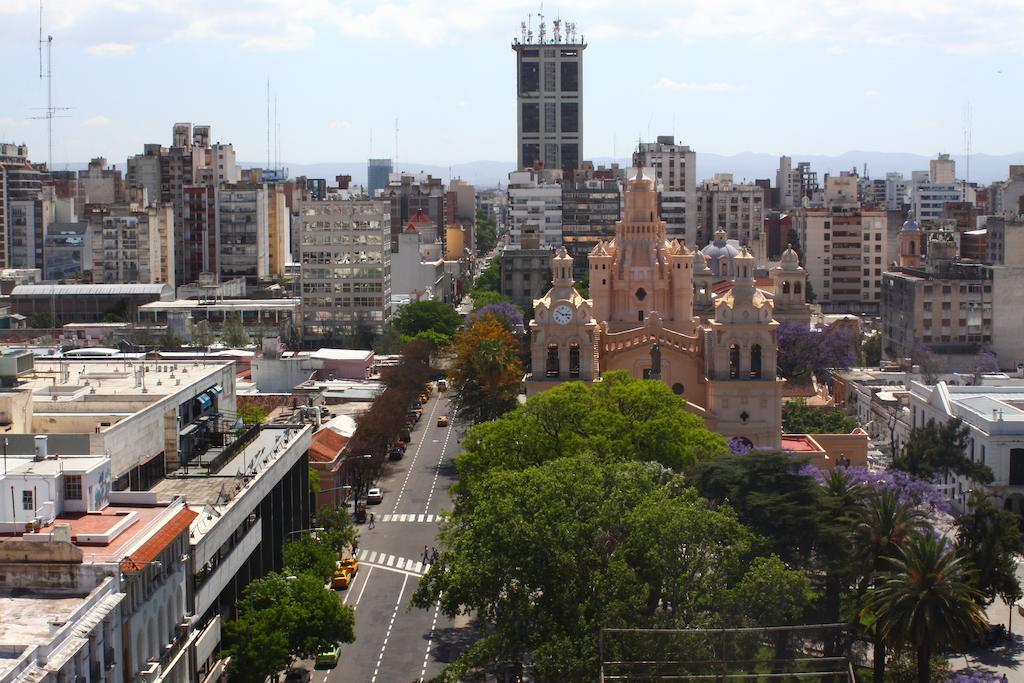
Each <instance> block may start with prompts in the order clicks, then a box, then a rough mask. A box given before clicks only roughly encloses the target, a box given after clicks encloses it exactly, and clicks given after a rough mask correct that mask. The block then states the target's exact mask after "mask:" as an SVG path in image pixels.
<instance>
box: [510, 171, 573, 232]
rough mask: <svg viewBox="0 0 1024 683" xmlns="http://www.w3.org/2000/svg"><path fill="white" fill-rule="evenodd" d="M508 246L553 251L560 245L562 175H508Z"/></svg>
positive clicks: (530, 172) (526, 172) (547, 173)
mask: <svg viewBox="0 0 1024 683" xmlns="http://www.w3.org/2000/svg"><path fill="white" fill-rule="evenodd" d="M508 204H509V245H510V246H511V247H513V248H521V249H538V248H542V247H552V248H557V247H559V246H561V244H562V171H560V170H555V169H547V168H542V169H525V170H521V171H514V172H512V173H509V175H508Z"/></svg>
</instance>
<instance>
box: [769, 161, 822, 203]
mask: <svg viewBox="0 0 1024 683" xmlns="http://www.w3.org/2000/svg"><path fill="white" fill-rule="evenodd" d="M775 186H776V187H777V188H778V192H779V206H778V208H780V209H782V210H784V211H785V210H787V209H793V208H800V207H801V206H803V205H804V200H805V199H806V200H811V199H812V198H813V197H814V195H815V193H816V192H818V191H819V190H820V189H821V188H820V187H819V185H818V174H817V173H816V172H815V171H812V170H811V165H810V163H808V162H806V161H801V162H800V163H798V164H797V165H796V168H793V159H792V158H791V157H788V156H783V157H779V168H778V170H777V171H776V172H775Z"/></svg>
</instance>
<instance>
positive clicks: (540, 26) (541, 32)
mask: <svg viewBox="0 0 1024 683" xmlns="http://www.w3.org/2000/svg"><path fill="white" fill-rule="evenodd" d="M537 18H538V19H539V20H540V23H538V24H537V42H538V43H540V44H541V45H543V44H544V34H545V32H546V31H545V28H546V27H545V26H544V3H543V2H542V3H540V12H538V13H537Z"/></svg>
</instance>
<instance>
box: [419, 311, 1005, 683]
mask: <svg viewBox="0 0 1024 683" xmlns="http://www.w3.org/2000/svg"><path fill="white" fill-rule="evenodd" d="M478 324H480V323H476V324H475V325H474V327H475V326H476V325H478ZM499 328H501V326H500V324H498V323H497V321H491V322H490V324H489V325H488V328H487V332H488V334H493V335H495V337H500V332H499ZM475 335H476V336H475V337H474V339H475V338H477V337H482V336H483V330H477V331H476V333H475ZM456 345H458V337H457V342H456ZM470 346H472V345H470V344H467V345H466V347H467V348H469V347H470ZM804 410H805V407H802V406H797V411H796V412H797V416H795V417H794V418H793V419H794V420H802V421H803V422H801V423H798V424H801V425H802V426H803V427H807V428H808V431H811V430H810V429H809V426H810V425H812V424H813V425H814V426H815V429H818V428H822V426H823V425H824V426H827V425H829V424H831V421H833V420H836V421H838V418H836V417H835V416H831V415H829V414H827V413H825V414H822V415H804V414H802V413H803V412H804ZM474 416H476V415H475V414H474ZM846 426H848V425H846V424H845V423H842V422H840V424H839V427H836V428H837V429H843V430H845V427H846ZM942 428H943V429H946V432H943V433H947V432H948V433H954V434H955V433H956V431H957V430H956V428H955V425H954V426H944V427H942ZM936 429H939V428H938V427H937V428H936ZM933 437H934V435H933V434H931V433H930V432H928V431H920V430H918V431H916V432H915V434H914V435H912V437H911V439H910V441H909V442H908V444H907V447H906V450H907V451H909V452H911V453H919V455H918V456H915V457H914V458H913V459H912V462H913V463H915V471H914V472H913V473H912V472H909V471H906V470H889V471H886V472H881V473H880V472H874V471H869V470H867V469H865V468H856V467H839V468H836V469H834V470H832V471H829V472H824V471H819V470H817V469H816V468H813V467H811V466H809V465H808V464H807V461H806V460H805V459H803V458H801V457H799V456H796V455H794V454H791V453H785V452H766V451H758V450H754V451H751V452H749V453H746V454H744V455H735V454H733V453H731V452H730V450H729V448H728V445H727V444H726V442H725V440H724V439H723V438H722V437H721V436H719V435H717V434H715V433H713V432H711V431H709V430H708V429H707V428H706V427H705V426H704V423H703V421H702V420H701V419H700V418H698V417H697V416H695V415H693V414H691V413H689V412H687V411H686V410H685V405H684V403H683V401H682V399H680V398H678V397H677V396H675V395H674V394H672V392H671V391H670V390H669V389H668V388H667V387H666V386H665V385H663V384H662V383H660V382H652V381H643V380H637V379H632V378H630V377H629V376H628V375H626V374H625V373H618V372H611V373H607V374H606V375H605V376H604V377H603V378H602V381H601V382H600V383H595V384H593V385H586V384H582V383H565V384H561V385H558V386H555V387H553V388H552V389H549V390H548V391H545V392H543V393H541V394H538V395H537V396H534V397H531V398H530V399H529V400H528V401H526V402H525V404H522V405H518V406H514V405H507V406H506V407H505V409H504V410H502V411H500V412H499V411H495V412H494V413H493V414H491V415H488V417H487V419H484V420H481V421H479V423H478V424H476V425H475V426H474V427H473V428H472V429H471V430H470V431H469V432H468V434H467V435H466V437H465V438H464V441H463V448H464V451H463V453H462V454H461V455H460V456H459V457H458V459H457V461H456V466H457V468H458V472H459V481H458V483H457V484H456V485H455V486H454V487H453V489H452V495H453V499H454V502H455V509H454V511H453V512H452V513H451V515H450V516H448V517H447V518H446V519H445V521H444V522H443V523H442V528H441V532H440V540H441V544H442V553H441V557H440V560H439V561H438V562H436V563H434V564H433V565H432V566H431V568H430V570H429V571H428V573H427V575H426V576H425V577H424V578H423V579H422V580H421V582H420V585H419V588H418V590H417V592H416V593H415V595H414V597H413V604H414V605H415V606H417V607H420V608H424V609H428V608H432V607H433V606H434V605H436V604H440V608H441V611H442V612H443V613H445V614H446V615H448V616H450V617H455V616H457V615H466V614H472V615H473V616H474V617H475V618H476V620H477V622H476V623H477V624H478V627H479V633H478V638H477V639H476V641H475V642H474V644H473V645H471V646H470V647H469V648H468V649H466V650H465V651H463V652H462V653H461V655H460V656H459V657H458V659H457V660H456V661H455V662H454V663H453V664H452V665H450V666H449V668H448V669H447V670H446V672H445V680H455V679H457V678H458V677H460V676H467V675H470V674H480V673H489V674H492V675H496V676H498V677H499V678H501V677H513V676H516V675H522V674H523V673H524V671H525V670H526V669H529V672H530V674H531V676H532V677H533V678H534V679H535V680H538V681H591V680H594V679H595V678H596V676H597V673H598V668H599V664H600V661H599V655H598V641H599V639H600V638H601V633H602V630H603V629H607V628H666V629H683V628H728V627H748V626H753V627H759V626H761V627H763V626H776V625H799V624H823V623H843V624H846V625H847V635H846V636H843V637H838V636H833V637H823V638H822V639H821V641H820V642H819V644H818V646H816V647H818V650H817V652H818V654H819V655H820V654H824V655H825V656H845V655H848V654H849V653H850V652H851V648H853V647H854V646H855V644H857V643H864V644H870V645H871V646H872V648H873V651H874V653H875V656H874V662H873V671H874V674H875V681H876V682H877V683H882V681H884V680H889V677H888V676H887V673H886V667H887V664H889V663H890V662H894V663H895V666H896V669H894V671H898V672H899V674H900V676H901V677H904V678H905V679H909V680H916V681H919V682H921V683H923V682H924V681H928V680H929V678H930V677H931V676H932V675H933V673H936V672H935V671H933V665H934V661H935V655H936V654H938V653H939V652H940V651H942V650H943V649H944V648H959V647H963V646H965V645H966V644H968V643H970V642H972V641H974V640H975V639H976V638H977V637H978V636H979V635H980V634H981V632H982V630H983V629H984V628H985V626H986V623H985V620H984V613H983V612H982V609H981V608H982V606H983V605H985V604H988V603H990V602H991V601H993V600H994V599H996V598H1000V599H1003V600H1013V599H1015V596H1017V595H1019V590H1020V589H1019V586H1018V584H1017V581H1016V578H1015V577H1014V576H1013V572H1012V567H1013V559H1012V558H1013V556H1014V554H1015V553H1019V552H1020V551H1021V537H1020V534H1019V532H1018V531H1017V526H1016V518H1015V517H1014V516H1013V515H1011V514H1009V513H1005V512H1003V511H1002V510H1000V509H998V507H997V506H994V505H992V504H986V503H985V501H983V500H980V499H979V500H978V501H976V504H975V505H974V506H973V507H972V513H971V514H970V515H964V516H961V517H960V518H958V519H957V542H956V543H955V544H948V543H946V542H944V541H941V540H936V538H937V536H936V532H935V531H934V529H933V527H932V523H931V521H930V519H931V517H932V516H933V513H934V512H935V510H937V509H943V505H944V504H945V502H946V499H945V497H944V496H942V495H941V494H940V493H939V491H938V489H937V488H936V487H935V486H934V484H933V483H932V477H934V476H941V474H942V473H943V472H946V471H948V472H961V471H962V470H963V468H962V467H961V465H962V463H960V462H959V461H957V460H955V459H954V458H952V457H951V456H950V455H949V454H948V453H943V454H941V455H939V456H936V455H934V454H933V451H934V449H935V447H936V444H935V442H934V438H933ZM921 454H923V455H921ZM922 463H923V464H922ZM985 568H992V569H991V571H986V569H985ZM749 640H750V642H746V641H744V642H746V644H745V645H743V644H736V645H735V647H737V648H738V649H740V650H743V648H744V647H745V648H747V649H746V650H743V652H745V653H746V654H747V655H749V656H750V657H753V656H754V654H755V653H760V655H764V654H765V653H768V654H767V656H768V657H769V658H770V659H772V658H774V659H772V661H774V662H776V663H777V661H778V660H779V658H785V657H786V656H787V655H789V656H799V654H798V652H799V651H800V649H801V648H803V647H806V643H803V642H802V641H801V639H799V638H794V637H790V636H787V635H785V634H779V633H774V634H772V633H770V632H765V633H764V634H760V635H757V636H754V637H752V639H749ZM695 647H696V646H695ZM861 651H864V650H863V648H861ZM908 653H909V654H908ZM630 654H631V655H633V656H640V655H641V654H642V653H641V652H639V651H634V652H631V653H630ZM674 654H676V655H678V658H679V659H692V660H697V659H700V656H699V655H701V653H700V652H698V651H696V650H695V651H694V652H687V651H680V652H676V653H674ZM741 654H742V653H741ZM688 655H692V656H688ZM773 666H774V664H773ZM705 673H707V672H705ZM940 673H941V671H940Z"/></svg>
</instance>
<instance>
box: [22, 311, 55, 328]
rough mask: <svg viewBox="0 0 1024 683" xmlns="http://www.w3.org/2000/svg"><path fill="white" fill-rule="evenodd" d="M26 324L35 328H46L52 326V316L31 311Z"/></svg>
mask: <svg viewBox="0 0 1024 683" xmlns="http://www.w3.org/2000/svg"><path fill="white" fill-rule="evenodd" d="M28 326H29V327H31V328H33V329H36V330H48V329H51V328H52V327H53V326H54V324H53V318H51V317H50V314H49V313H33V314H32V315H30V316H29V317H28Z"/></svg>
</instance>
